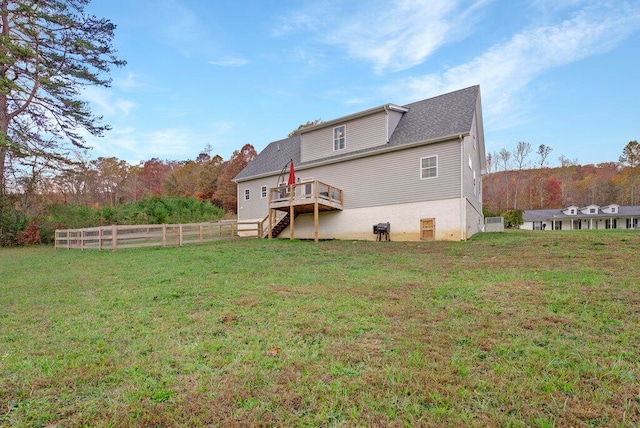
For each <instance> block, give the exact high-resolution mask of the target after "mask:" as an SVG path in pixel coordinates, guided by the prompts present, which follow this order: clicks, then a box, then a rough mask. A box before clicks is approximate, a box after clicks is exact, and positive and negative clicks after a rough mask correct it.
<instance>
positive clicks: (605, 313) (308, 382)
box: [0, 231, 640, 427]
mask: <svg viewBox="0 0 640 428" xmlns="http://www.w3.org/2000/svg"><path fill="white" fill-rule="evenodd" d="M639 254H640V234H638V233H637V231H574V232H569V231H567V232H562V231H559V232H526V231H516V232H507V233H504V234H484V235H476V236H475V237H474V238H473V239H472V240H470V241H467V242H433V243H400V242H381V243H375V242H338V241H327V242H320V243H318V244H315V243H313V242H303V241H288V240H274V241H271V242H269V241H267V240H241V241H235V242H218V243H214V244H210V245H202V246H187V247H183V248H164V249H162V248H157V249H132V250H121V251H118V252H115V253H113V252H109V251H103V252H98V251H85V252H80V251H65V250H57V251H56V250H54V249H52V248H49V247H36V248H19V249H0V275H1V277H0V426H43V427H44V426H46V427H52V426H60V427H62V426H64V427H67V426H114V427H122V426H185V427H188V426H201V425H207V426H229V425H242V426H246V425H250V426H256V425H258V426H354V425H355V426H438V425H442V426H513V427H518V426H535V427H552V426H587V427H590V426H599V427H610V426H614V427H637V426H639V424H640V423H639V421H640V387H639V385H640V357H639V355H640V349H639V347H640V263H639V261H638V255H639Z"/></svg>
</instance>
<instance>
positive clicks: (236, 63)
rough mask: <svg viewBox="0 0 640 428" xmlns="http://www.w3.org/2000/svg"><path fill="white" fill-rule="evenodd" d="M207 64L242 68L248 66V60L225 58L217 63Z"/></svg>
mask: <svg viewBox="0 0 640 428" xmlns="http://www.w3.org/2000/svg"><path fill="white" fill-rule="evenodd" d="M209 64H211V65H217V66H220V67H244V66H245V65H247V64H249V60H248V59H245V58H237V57H225V58H221V59H219V60H217V61H209Z"/></svg>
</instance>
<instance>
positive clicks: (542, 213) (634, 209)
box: [522, 205, 640, 221]
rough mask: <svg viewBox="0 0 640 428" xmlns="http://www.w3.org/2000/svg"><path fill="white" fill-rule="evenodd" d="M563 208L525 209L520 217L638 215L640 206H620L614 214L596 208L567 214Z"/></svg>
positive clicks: (526, 218)
mask: <svg viewBox="0 0 640 428" xmlns="http://www.w3.org/2000/svg"><path fill="white" fill-rule="evenodd" d="M562 211H563V209H550V210H527V211H524V212H523V213H522V218H523V219H524V221H547V220H553V219H571V218H575V219H577V218H582V219H584V218H589V217H593V218H601V217H602V218H611V217H622V216H640V206H636V205H633V206H620V207H618V212H617V213H615V214H607V213H603V212H602V211H601V210H600V209H598V213H597V214H582V213H581V212H578V214H574V215H567V214H565V213H563V212H562Z"/></svg>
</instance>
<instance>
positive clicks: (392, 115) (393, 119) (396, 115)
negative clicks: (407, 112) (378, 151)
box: [387, 110, 402, 140]
mask: <svg viewBox="0 0 640 428" xmlns="http://www.w3.org/2000/svg"><path fill="white" fill-rule="evenodd" d="M387 117H388V119H387V120H388V122H389V123H388V126H389V131H388V132H387V140H389V138H390V137H391V134H393V131H395V130H396V127H397V126H398V123H399V122H400V119H402V113H400V112H398V111H392V110H391V111H389V114H388V116H387Z"/></svg>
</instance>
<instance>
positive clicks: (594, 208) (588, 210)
mask: <svg viewBox="0 0 640 428" xmlns="http://www.w3.org/2000/svg"><path fill="white" fill-rule="evenodd" d="M599 209H600V207H599V206H598V205H587V206H586V207H584V208H580V212H581V213H582V214H587V215H596V214H598V210H599Z"/></svg>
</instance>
